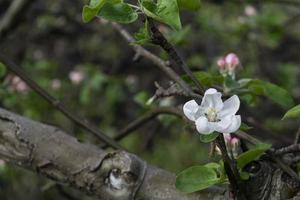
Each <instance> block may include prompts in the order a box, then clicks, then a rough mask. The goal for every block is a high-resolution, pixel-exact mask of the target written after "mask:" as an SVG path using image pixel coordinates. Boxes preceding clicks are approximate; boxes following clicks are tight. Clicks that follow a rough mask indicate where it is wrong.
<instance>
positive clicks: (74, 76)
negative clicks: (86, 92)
mask: <svg viewBox="0 0 300 200" xmlns="http://www.w3.org/2000/svg"><path fill="white" fill-rule="evenodd" d="M69 78H70V80H71V82H72V83H73V84H75V85H78V84H79V83H81V82H82V81H83V79H84V74H83V72H82V71H79V70H74V71H71V72H70V74H69Z"/></svg>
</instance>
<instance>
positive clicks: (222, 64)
mask: <svg viewBox="0 0 300 200" xmlns="http://www.w3.org/2000/svg"><path fill="white" fill-rule="evenodd" d="M217 65H218V66H219V68H220V70H224V69H225V65H226V62H225V59H224V58H219V59H218V60H217Z"/></svg>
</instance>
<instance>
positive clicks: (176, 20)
mask: <svg viewBox="0 0 300 200" xmlns="http://www.w3.org/2000/svg"><path fill="white" fill-rule="evenodd" d="M141 5H142V10H143V12H144V13H145V14H146V15H147V16H149V17H151V18H153V19H155V20H157V21H160V22H162V23H165V24H168V25H169V26H171V27H172V28H174V29H175V30H179V29H181V21H180V16H179V9H178V5H177V0H157V3H154V1H152V0H143V1H142V4H141Z"/></svg>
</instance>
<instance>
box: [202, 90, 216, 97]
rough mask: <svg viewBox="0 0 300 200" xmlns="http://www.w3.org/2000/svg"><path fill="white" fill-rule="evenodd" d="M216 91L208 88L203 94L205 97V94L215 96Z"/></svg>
mask: <svg viewBox="0 0 300 200" xmlns="http://www.w3.org/2000/svg"><path fill="white" fill-rule="evenodd" d="M217 92H218V91H217V90H216V89H215V88H209V89H207V90H206V91H205V93H204V96H205V95H206V94H215V93H217Z"/></svg>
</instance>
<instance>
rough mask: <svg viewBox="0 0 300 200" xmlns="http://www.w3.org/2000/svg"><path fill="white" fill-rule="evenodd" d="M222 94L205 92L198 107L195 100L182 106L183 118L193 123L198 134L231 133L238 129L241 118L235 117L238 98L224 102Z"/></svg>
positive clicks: (213, 91)
mask: <svg viewBox="0 0 300 200" xmlns="http://www.w3.org/2000/svg"><path fill="white" fill-rule="evenodd" d="M221 97H222V94H221V93H220V92H218V91H217V90H216V89H214V88H210V89H208V90H206V92H205V94H204V97H203V99H202V102H201V104H200V105H198V104H197V102H196V101H195V100H190V101H188V102H186V103H185V104H184V106H183V112H184V114H185V116H186V117H187V118H188V119H189V120H191V121H194V122H195V125H196V128H197V131H198V132H199V133H200V134H205V135H207V134H211V133H213V132H214V131H216V132H220V133H232V132H235V131H236V130H238V129H239V127H240V125H241V116H240V115H235V114H236V112H237V111H238V109H239V107H240V100H239V98H238V96H236V95H233V96H232V97H230V98H229V99H227V100H226V101H225V102H223V101H222V99H221Z"/></svg>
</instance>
